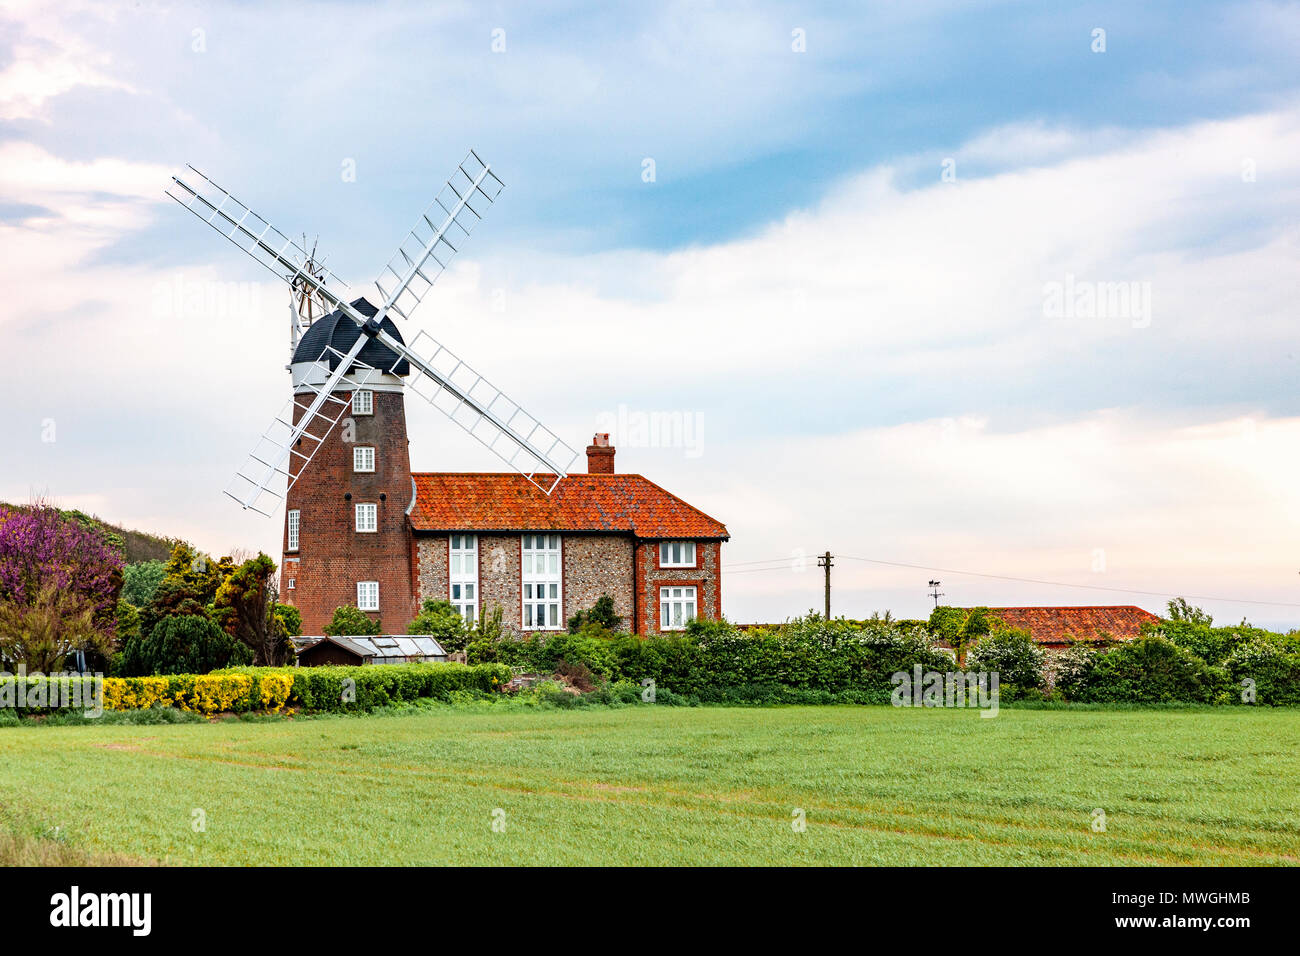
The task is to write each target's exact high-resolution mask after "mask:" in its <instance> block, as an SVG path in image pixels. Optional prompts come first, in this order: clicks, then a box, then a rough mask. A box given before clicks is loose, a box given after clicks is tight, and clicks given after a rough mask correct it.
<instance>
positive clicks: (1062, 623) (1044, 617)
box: [989, 604, 1160, 644]
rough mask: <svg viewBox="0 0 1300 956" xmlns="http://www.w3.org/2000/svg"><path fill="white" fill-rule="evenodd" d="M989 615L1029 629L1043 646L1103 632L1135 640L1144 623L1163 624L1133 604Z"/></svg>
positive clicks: (1018, 610)
mask: <svg viewBox="0 0 1300 956" xmlns="http://www.w3.org/2000/svg"><path fill="white" fill-rule="evenodd" d="M989 613H990V614H993V615H994V616H996V617H998V618H1001V619H1002V622H1003V623H1004V624H1006V625H1007V626H1008V627H1018V628H1023V629H1025V630H1026V631H1028V632H1029V636H1030V637H1032V638H1033V639H1034V640H1035V641H1037V642H1038V643H1040V644H1068V643H1069V640H1070V638H1074V639H1075V640H1080V641H1091V640H1096V639H1097V637H1098V636H1100V635H1101V634H1102V633H1105V634H1109V635H1110V636H1111V637H1114V638H1116V639H1117V640H1121V641H1131V640H1132V639H1133V638H1135V637H1138V636H1139V635H1140V634H1141V633H1142V625H1143V624H1159V623H1160V618H1159V617H1157V616H1156V615H1154V614H1152V613H1151V612H1150V611H1146V610H1143V609H1142V608H1140V607H1137V606H1135V605H1132V604H1126V605H1108V606H1103V605H1086V606H1079V607H991V608H989Z"/></svg>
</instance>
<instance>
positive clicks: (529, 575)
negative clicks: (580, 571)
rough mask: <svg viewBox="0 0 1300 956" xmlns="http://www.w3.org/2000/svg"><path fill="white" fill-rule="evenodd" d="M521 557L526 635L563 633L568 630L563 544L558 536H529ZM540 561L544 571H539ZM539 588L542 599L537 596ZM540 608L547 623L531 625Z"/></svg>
mask: <svg viewBox="0 0 1300 956" xmlns="http://www.w3.org/2000/svg"><path fill="white" fill-rule="evenodd" d="M538 545H540V547H539V546H538ZM519 554H520V561H519V581H520V585H519V603H520V608H519V626H520V627H522V628H523V629H524V630H525V631H561V630H563V629H564V628H565V626H566V624H565V620H564V542H563V540H562V539H561V537H560V535H558V534H549V533H548V534H526V535H524V536H523V537H522V538H521V539H520V543H519ZM539 558H541V559H543V560H544V563H545V567H544V568H543V570H542V571H538V570H537V563H538V559H539ZM552 558H554V561H552V560H551V559H552ZM539 588H540V589H542V594H543V596H542V597H541V598H538V597H537V596H536V594H537V590H538V589H539ZM539 607H541V608H543V609H544V610H543V612H542V613H543V615H544V616H545V617H546V619H547V623H544V624H540V625H538V624H534V623H530V619H534V618H535V617H536V612H537V609H538V608H539Z"/></svg>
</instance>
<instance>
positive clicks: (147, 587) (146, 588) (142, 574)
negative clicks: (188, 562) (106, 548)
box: [122, 558, 167, 607]
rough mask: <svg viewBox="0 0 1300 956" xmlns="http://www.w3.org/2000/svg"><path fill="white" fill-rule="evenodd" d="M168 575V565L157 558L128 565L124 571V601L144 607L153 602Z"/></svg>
mask: <svg viewBox="0 0 1300 956" xmlns="http://www.w3.org/2000/svg"><path fill="white" fill-rule="evenodd" d="M166 573H167V567H166V565H164V564H163V562H161V561H159V560H158V559H157V558H155V559H154V560H152V561H137V562H136V563H135V564H128V565H127V566H126V567H125V568H124V569H123V570H122V600H124V601H130V602H131V603H132V604H134V605H135V606H136V607H144V606H145V605H146V604H148V603H149V602H150V601H152V600H153V595H154V592H155V591H157V590H158V585H159V584H161V583H162V579H163V577H164V576H165V575H166Z"/></svg>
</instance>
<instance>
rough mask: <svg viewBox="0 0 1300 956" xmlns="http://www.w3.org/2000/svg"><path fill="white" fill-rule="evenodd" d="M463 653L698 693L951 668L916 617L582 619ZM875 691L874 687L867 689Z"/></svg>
mask: <svg viewBox="0 0 1300 956" xmlns="http://www.w3.org/2000/svg"><path fill="white" fill-rule="evenodd" d="M468 651H469V657H470V660H471V661H475V662H485V661H493V662H500V663H503V664H509V665H512V666H516V667H523V668H525V669H528V670H533V671H538V672H542V673H553V672H554V671H555V670H556V669H557V668H558V667H559V666H560V665H561V664H568V665H570V666H572V665H579V664H580V665H583V666H585V667H586V668H588V669H589V670H590V671H591V672H592V673H593V674H595V675H597V676H599V677H602V678H606V679H609V680H614V681H630V682H632V683H634V684H639V683H640V682H641V681H642V680H644V679H647V678H648V679H650V680H653V681H654V682H655V684H656V686H658V687H662V688H667V689H670V690H672V691H675V692H676V693H678V694H685V695H690V696H694V697H698V698H700V699H701V700H703V699H706V698H711V697H714V696H717V695H718V694H719V693H721V691H722V690H723V689H724V688H735V687H768V688H771V687H787V688H797V689H801V690H809V691H824V692H826V693H827V694H829V695H835V694H839V693H845V692H854V693H856V694H857V695H858V697H859V698H861V699H866V698H867V697H870V698H871V699H875V697H876V696H878V693H877V692H879V691H884V692H885V694H884V699H886V700H887V699H888V692H889V690H890V689H891V686H892V685H891V683H890V676H891V675H892V674H894V673H895V672H897V671H908V672H910V671H911V670H912V668H913V667H915V666H917V665H920V666H921V667H922V669H924V670H941V671H946V670H950V669H951V668H952V667H953V661H952V658H951V657H950V656H949V655H948V654H946V653H944V652H943V651H942V650H939V649H938V648H936V647H934V645H933V644H932V643H931V641H930V637H929V634H928V633H927V632H926V630H925V629H924V628H922V627H911V628H898V627H895V626H892V625H885V624H875V623H871V622H868V623H865V624H853V625H851V626H850V625H846V624H844V622H839V621H831V622H824V621H821V620H820V619H813V620H806V621H796V622H791V623H790V624H787V625H785V626H784V627H781V628H773V629H758V630H753V631H741V630H739V629H737V628H736V627H734V626H732V625H730V624H728V623H727V622H725V621H693V622H692V623H691V624H690V625H689V626H688V627H687V629H686V630H685V631H683V632H682V633H680V634H666V635H658V636H653V637H644V638H642V637H638V636H636V635H632V634H612V633H610V632H609V631H606V630H605V629H604V628H600V627H587V628H584V629H583V630H581V631H579V632H578V633H577V634H549V635H548V634H534V635H532V636H530V637H527V638H524V639H522V640H515V639H511V638H505V639H501V640H495V641H475V642H471V643H470V645H469V648H468ZM873 695H874V696H873Z"/></svg>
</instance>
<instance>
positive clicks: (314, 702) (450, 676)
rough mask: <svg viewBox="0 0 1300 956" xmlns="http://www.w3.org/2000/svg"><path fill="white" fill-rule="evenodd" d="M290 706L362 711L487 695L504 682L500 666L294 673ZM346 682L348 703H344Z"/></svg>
mask: <svg viewBox="0 0 1300 956" xmlns="http://www.w3.org/2000/svg"><path fill="white" fill-rule="evenodd" d="M290 670H291V671H292V673H293V692H292V695H291V696H290V703H291V704H292V705H295V706H300V707H303V708H304V709H306V710H313V711H330V710H342V711H362V710H371V709H373V708H375V707H383V706H385V705H388V704H396V703H400V702H403V701H412V700H417V699H419V698H422V697H423V698H430V699H433V700H451V699H452V696H453V695H454V694H466V693H469V694H490V693H493V692H495V691H496V690H497V689H498V688H499V687H500V686H501V685H502V684H504V683H505V682H506V681H508V680H510V668H509V667H506V666H503V665H501V664H480V665H476V666H473V667H466V666H465V665H464V664H391V665H388V664H385V665H371V666H368V667H297V668H290ZM348 681H351V682H352V683H351V696H352V699H351V700H345V699H344V697H345V694H344V689H345V687H346V686H347V684H346V682H348Z"/></svg>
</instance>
